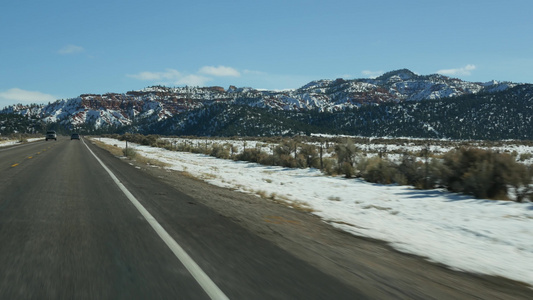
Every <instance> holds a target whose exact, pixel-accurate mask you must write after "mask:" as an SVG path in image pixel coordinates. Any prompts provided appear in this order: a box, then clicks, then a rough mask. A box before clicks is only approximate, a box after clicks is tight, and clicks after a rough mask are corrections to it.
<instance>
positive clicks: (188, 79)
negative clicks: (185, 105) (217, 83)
mask: <svg viewBox="0 0 533 300" xmlns="http://www.w3.org/2000/svg"><path fill="white" fill-rule="evenodd" d="M211 80H212V79H211V78H209V77H204V76H201V75H193V74H191V75H187V76H183V77H181V78H180V79H179V80H178V81H176V82H174V84H176V85H190V86H205V85H206V84H207V82H209V81H211Z"/></svg>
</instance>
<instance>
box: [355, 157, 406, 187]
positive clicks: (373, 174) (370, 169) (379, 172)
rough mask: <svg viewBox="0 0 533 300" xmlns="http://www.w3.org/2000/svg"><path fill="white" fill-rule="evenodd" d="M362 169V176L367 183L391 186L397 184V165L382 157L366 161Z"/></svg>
mask: <svg viewBox="0 0 533 300" xmlns="http://www.w3.org/2000/svg"><path fill="white" fill-rule="evenodd" d="M361 167H363V168H364V169H361V172H362V174H361V175H362V176H363V178H364V179H365V180H366V181H369V182H375V183H382V184H391V183H395V181H394V178H395V176H396V174H397V169H396V167H395V165H394V164H393V163H391V162H389V161H388V160H386V159H383V158H380V157H377V156H376V157H372V158H369V159H365V162H364V163H362V165H361Z"/></svg>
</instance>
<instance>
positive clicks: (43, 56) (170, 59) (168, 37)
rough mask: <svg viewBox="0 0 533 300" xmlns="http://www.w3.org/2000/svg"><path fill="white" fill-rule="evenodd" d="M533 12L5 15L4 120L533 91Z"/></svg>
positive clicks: (1, 58)
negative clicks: (63, 106) (242, 100)
mask: <svg viewBox="0 0 533 300" xmlns="http://www.w3.org/2000/svg"><path fill="white" fill-rule="evenodd" d="M531 12H533V1H530V0H516V1H515V0H506V1H491V0H486V1H476V0H458V1H456V0H447V1H433V0H406V1H398V0H395V1H388V0H382V1H379V0H376V1H369V0H367V1H357V0H347V1H341V0H329V1H314V0H309V1H293V0H283V1H278V0H269V1H264V0H262V1H255V0H246V1H240V0H235V1H232V0H228V1H205V0H195V1H187V2H185V1H165V0H150V1H136V0H127V1H126V0H124V1H118V0H105V1H100V0H93V1H77V0H61V1H57V0H48V1H40V0H39V1H33V0H29V1H25V0H21V1H2V3H1V4H0V39H1V41H2V43H1V44H2V46H1V47H0V108H1V107H4V106H6V105H10V104H15V103H43V102H44V103H45V102H48V101H54V100H55V99H60V98H72V97H76V96H78V95H80V94H83V93H97V94H101V93H107V92H118V93H122V92H127V91H130V90H139V89H142V88H144V87H147V86H151V85H155V84H162V85H167V86H184V85H193V86H214V85H217V86H222V87H225V88H227V87H228V86H229V85H235V86H238V87H243V86H249V87H254V88H259V89H288V88H298V87H300V86H303V85H304V84H306V83H308V82H309V81H312V80H317V79H336V78H339V77H342V78H346V79H353V78H366V77H374V76H378V75H380V74H381V73H384V72H388V71H392V70H396V69H401V68H408V69H410V70H412V71H414V72H416V73H418V74H424V75H426V74H433V73H441V74H444V75H448V76H451V77H457V78H460V79H463V80H468V81H481V82H485V81H489V80H499V81H514V82H525V83H533V37H532V32H533V18H532V17H531Z"/></svg>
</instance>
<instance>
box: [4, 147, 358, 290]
mask: <svg viewBox="0 0 533 300" xmlns="http://www.w3.org/2000/svg"><path fill="white" fill-rule="evenodd" d="M89 148H90V149H91V150H92V152H94V153H95V154H96V156H98V157H99V159H100V160H101V161H102V163H103V164H104V165H106V166H107V168H108V169H109V171H110V172H112V173H113V174H114V176H116V177H117V179H118V180H119V181H120V182H121V183H122V184H123V186H124V188H125V189H127V191H128V192H126V193H125V192H124V190H123V189H121V188H120V187H119V185H117V184H116V183H115V181H114V180H113V179H112V176H111V175H110V174H109V173H108V171H106V170H105V168H104V167H103V166H102V165H101V164H100V163H99V162H98V160H97V159H96V158H95V156H93V154H92V153H91V151H90V150H89ZM128 193H131V195H130V197H128V196H126V194H128ZM132 197H133V198H134V199H136V200H137V201H138V202H139V203H140V204H141V205H142V206H143V207H144V208H145V209H146V212H147V213H149V214H150V216H152V217H153V218H152V219H151V220H150V222H152V224H150V223H149V221H147V219H146V218H147V217H146V214H145V215H143V214H142V213H141V212H140V211H139V210H138V208H137V207H136V206H135V205H134V204H133V203H132V200H131V198H132ZM148 218H151V217H148ZM154 222H156V223H154ZM154 224H156V225H154ZM159 225H160V227H161V229H162V230H163V231H164V232H166V233H167V234H168V237H169V238H170V239H171V241H170V242H169V241H166V242H165V241H163V239H162V238H161V236H160V234H158V233H157V232H156V230H154V226H155V227H157V226H159ZM174 242H175V243H176V244H178V245H179V246H178V247H180V249H182V250H184V251H185V253H187V254H188V256H190V258H191V259H192V261H193V263H192V264H193V265H194V264H195V265H196V266H198V267H199V269H200V270H201V271H199V272H200V273H201V274H198V271H195V269H193V270H192V271H191V267H190V266H189V262H183V258H179V257H177V256H176V254H175V253H176V251H177V250H175V249H172V248H171V247H169V246H168V244H169V243H170V244H173V243H174ZM178 252H179V251H178ZM186 265H187V266H186ZM202 272H203V273H202ZM194 273H196V274H194ZM203 274H205V275H206V276H205V278H207V279H206V280H207V281H209V282H210V283H205V281H203V280H204V279H205V278H204V277H203ZM199 278H200V279H199ZM202 278H204V279H202ZM210 284H212V285H213V286H215V287H216V288H218V289H219V291H220V292H221V293H222V294H217V293H216V292H213V291H209V290H208V289H209V285H210ZM206 286H208V287H207V288H206ZM213 295H214V296H213ZM224 296H227V297H228V298H230V299H364V298H365V297H364V296H363V295H362V294H361V293H360V292H359V291H357V290H355V289H354V288H353V287H350V286H347V285H345V284H344V283H342V282H341V281H339V280H338V279H337V278H334V277H331V276H329V275H326V274H325V273H323V272H321V271H320V270H318V269H316V268H314V267H312V266H311V265H310V264H308V263H306V262H304V261H302V260H299V259H297V258H296V257H294V256H292V255H291V254H289V253H288V252H286V251H284V250H282V249H281V248H279V247H277V246H275V245H273V244H272V243H270V242H268V241H266V240H264V239H262V238H259V237H258V236H256V235H253V234H251V233H250V232H248V231H247V230H244V229H243V228H242V227H240V226H239V225H237V224H236V223H234V222H232V221H231V220H229V219H228V218H226V217H223V216H221V215H219V214H218V213H216V212H215V211H213V210H211V209H209V208H207V207H205V206H203V205H202V204H200V203H198V202H196V201H195V200H194V199H192V198H191V197H189V196H187V195H185V194H181V193H180V192H178V191H176V189H174V188H172V187H170V186H169V185H166V184H164V183H163V182H161V181H160V180H157V179H156V178H154V177H150V176H146V174H145V173H143V172H141V171H136V169H135V168H132V167H131V166H129V165H127V164H124V163H122V162H120V161H119V160H117V159H116V158H115V157H113V156H111V155H110V154H109V153H107V152H105V151H103V150H101V149H99V148H97V147H95V146H92V145H90V143H84V142H83V141H76V140H74V141H70V140H68V138H65V137H59V138H58V141H48V142H45V141H39V142H34V143H29V144H26V145H21V146H17V147H10V148H0V299H209V298H210V297H211V298H217V297H224Z"/></svg>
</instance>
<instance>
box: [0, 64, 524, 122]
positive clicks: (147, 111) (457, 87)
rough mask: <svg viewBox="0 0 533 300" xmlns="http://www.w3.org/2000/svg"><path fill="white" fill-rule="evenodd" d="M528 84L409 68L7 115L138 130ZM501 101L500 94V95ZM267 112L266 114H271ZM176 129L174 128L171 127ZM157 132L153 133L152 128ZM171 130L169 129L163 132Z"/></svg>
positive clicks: (99, 99) (94, 100)
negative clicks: (232, 112)
mask: <svg viewBox="0 0 533 300" xmlns="http://www.w3.org/2000/svg"><path fill="white" fill-rule="evenodd" d="M517 86H522V84H517V83H512V82H499V81H492V82H487V83H476V82H468V81H463V80H460V79H457V78H450V77H447V76H444V75H440V74H431V75H417V74H415V73H414V72H412V71H410V70H408V69H400V70H395V71H391V72H387V73H385V74H383V75H381V76H379V77H377V78H373V79H349V80H348V79H342V78H338V79H335V80H328V79H323V80H315V81H311V82H309V83H308V84H306V85H304V86H302V87H300V88H298V89H293V90H284V91H270V90H257V89H254V88H250V87H240V88H237V87H235V86H230V87H228V88H227V89H224V88H222V87H218V86H211V87H189V86H185V87H165V86H151V87H147V88H144V89H142V90H138V91H129V92H126V93H106V94H102V95H99V94H82V95H80V96H79V97H76V98H71V99H67V100H57V101H55V102H53V103H50V104H48V105H29V106H24V105H12V106H8V107H6V108H4V109H2V110H0V115H1V114H17V115H21V116H25V117H27V118H33V119H39V120H41V121H42V122H44V123H45V124H57V125H58V126H62V127H64V128H70V129H71V130H74V129H76V128H85V129H87V130H88V129H91V130H93V131H94V130H118V129H119V128H129V130H131V131H138V130H141V129H143V128H144V130H148V129H147V128H149V127H150V126H148V125H150V124H151V125H153V126H152V127H158V126H155V125H154V124H157V123H165V124H169V123H170V122H171V121H170V120H177V119H182V118H183V117H184V116H187V115H189V116H191V118H194V116H192V115H191V114H192V113H195V114H196V113H200V112H202V110H207V109H208V108H209V107H211V106H213V105H227V106H235V107H247V108H248V110H250V109H264V110H266V111H270V112H275V111H280V112H292V113H311V112H313V113H314V112H318V113H342V112H346V111H354V110H358V109H361V108H364V107H372V106H380V105H385V104H386V105H393V106H394V105H399V104H402V103H409V102H413V103H419V102H424V101H444V102H446V101H449V100H450V99H455V98H458V97H464V96H466V97H468V96H472V95H484V94H492V95H497V94H498V93H501V92H506V91H507V92H508V91H510V90H512V89H513V88H515V87H517ZM498 97H499V96H498ZM265 113H266V112H263V114H265ZM167 126H170V127H175V126H174V125H167ZM149 131H152V130H149ZM163 131H165V130H163Z"/></svg>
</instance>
